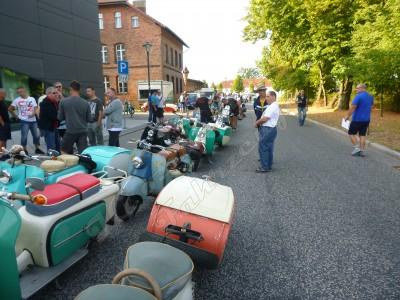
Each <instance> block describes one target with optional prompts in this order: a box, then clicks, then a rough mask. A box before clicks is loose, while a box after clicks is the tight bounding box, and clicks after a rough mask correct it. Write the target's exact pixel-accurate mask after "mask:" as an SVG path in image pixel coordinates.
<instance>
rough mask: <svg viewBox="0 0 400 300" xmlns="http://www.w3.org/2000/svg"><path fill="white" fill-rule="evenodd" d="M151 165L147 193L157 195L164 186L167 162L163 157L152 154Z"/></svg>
mask: <svg viewBox="0 0 400 300" xmlns="http://www.w3.org/2000/svg"><path fill="white" fill-rule="evenodd" d="M151 164H152V166H151V167H152V172H153V175H152V179H151V180H150V181H149V193H150V194H154V195H157V194H158V193H159V192H160V191H161V190H162V188H163V187H164V185H165V184H166V182H165V180H166V178H165V174H166V172H167V170H166V168H167V162H166V160H165V158H164V157H163V156H161V155H157V154H153V157H152V160H151Z"/></svg>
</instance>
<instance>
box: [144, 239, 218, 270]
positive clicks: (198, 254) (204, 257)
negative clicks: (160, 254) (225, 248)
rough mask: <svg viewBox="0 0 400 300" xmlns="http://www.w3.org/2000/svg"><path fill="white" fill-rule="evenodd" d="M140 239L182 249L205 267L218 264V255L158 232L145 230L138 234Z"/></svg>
mask: <svg viewBox="0 0 400 300" xmlns="http://www.w3.org/2000/svg"><path fill="white" fill-rule="evenodd" d="M140 241H152V242H159V243H164V244H167V245H170V246H172V247H175V248H177V249H179V250H182V251H183V252H185V253H186V254H187V255H189V256H190V258H191V259H192V260H193V262H194V264H195V265H196V266H199V267H202V268H206V269H216V268H218V266H219V257H218V256H217V255H215V254H213V253H211V252H208V251H206V250H204V249H200V248H197V247H194V246H192V245H190V244H187V243H184V242H181V241H178V240H175V239H170V238H168V237H166V236H162V235H159V234H155V233H151V232H145V233H143V234H142V235H141V236H140Z"/></svg>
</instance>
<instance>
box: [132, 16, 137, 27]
mask: <svg viewBox="0 0 400 300" xmlns="http://www.w3.org/2000/svg"><path fill="white" fill-rule="evenodd" d="M131 26H132V28H138V27H139V17H131Z"/></svg>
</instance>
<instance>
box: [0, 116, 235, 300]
mask: <svg viewBox="0 0 400 300" xmlns="http://www.w3.org/2000/svg"><path fill="white" fill-rule="evenodd" d="M231 134H232V130H231V128H230V127H229V125H227V124H226V123H225V122H224V121H223V119H222V115H221V118H219V119H217V122H215V123H211V124H201V123H200V122H198V121H197V120H193V119H188V118H183V117H179V116H177V117H175V118H172V119H171V120H169V122H168V124H166V125H165V126H156V125H151V126H148V127H146V128H145V130H144V132H143V134H142V138H141V140H139V141H136V143H137V148H136V149H133V150H129V149H124V148H119V147H109V146H94V147H89V148H87V149H86V150H85V151H84V152H83V153H82V154H81V155H59V154H58V153H56V152H55V151H52V152H51V153H49V155H48V156H28V155H26V154H25V153H24V151H23V148H22V147H21V146H13V147H12V148H11V149H10V151H3V155H4V156H3V161H1V162H0V170H1V171H0V187H1V191H0V253H1V256H0V265H1V266H2V268H1V271H0V294H1V295H2V298H3V297H4V299H26V298H29V297H30V296H32V295H33V294H35V293H36V292H37V291H38V290H40V289H41V288H42V287H44V286H45V285H47V284H48V283H49V282H51V281H52V280H54V279H55V278H57V277H58V276H59V275H60V274H61V273H63V272H64V271H65V270H66V269H68V268H69V267H70V266H72V265H73V264H75V263H76V262H77V261H79V260H80V259H82V258H83V257H85V255H86V254H87V253H88V245H89V243H90V242H91V241H93V240H95V239H96V237H97V236H98V235H99V234H100V233H101V232H102V231H103V230H104V228H105V226H106V224H109V225H113V224H114V218H115V217H116V216H118V217H119V218H121V219H122V220H124V221H127V220H128V219H129V218H132V217H133V216H134V215H135V214H136V212H137V211H138V209H139V207H140V205H141V204H142V203H143V201H151V200H152V199H153V197H156V200H155V202H154V204H153V207H152V210H151V214H150V218H149V221H148V225H147V228H146V232H145V233H143V234H142V236H141V242H139V243H137V244H135V245H133V246H131V247H130V248H129V249H128V251H127V254H126V258H125V264H124V271H122V272H121V273H119V274H117V275H116V277H115V278H114V280H113V284H105V285H97V286H94V287H91V288H89V289H87V290H85V291H83V292H82V293H81V294H79V295H78V296H77V298H76V299H96V300H99V299H111V298H113V299H116V300H117V299H176V300H179V299H192V290H193V287H192V280H191V275H192V271H193V268H194V266H195V265H196V266H198V267H205V268H216V267H218V266H219V265H220V263H221V261H222V258H223V254H224V250H225V247H226V244H227V241H228V236H229V232H230V228H231V224H232V218H233V210H234V196H233V192H232V189H231V188H230V187H227V186H223V185H220V184H218V183H215V182H212V181H211V180H209V179H208V178H206V179H199V178H194V177H189V176H186V175H187V173H190V172H191V171H192V170H193V169H197V167H198V162H199V161H200V159H201V157H203V156H206V157H208V158H210V157H211V156H212V153H213V151H214V147H215V146H216V145H220V146H224V145H226V144H227V142H228V141H229V139H230V136H231ZM32 160H33V161H38V160H40V165H38V164H35V163H32V162H31V161H32ZM182 187H185V188H184V189H183V188H182Z"/></svg>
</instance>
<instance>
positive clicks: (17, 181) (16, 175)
mask: <svg viewBox="0 0 400 300" xmlns="http://www.w3.org/2000/svg"><path fill="white" fill-rule="evenodd" d="M0 170H6V171H8V172H9V173H10V175H11V180H10V181H9V182H8V183H7V184H2V183H0V189H3V188H5V190H6V191H9V192H16V193H21V194H26V190H25V180H26V178H29V177H37V178H41V179H44V177H45V176H44V171H43V170H42V169H41V168H38V167H36V166H30V165H25V164H22V165H17V166H14V167H13V166H12V165H10V164H9V163H7V162H0Z"/></svg>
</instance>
